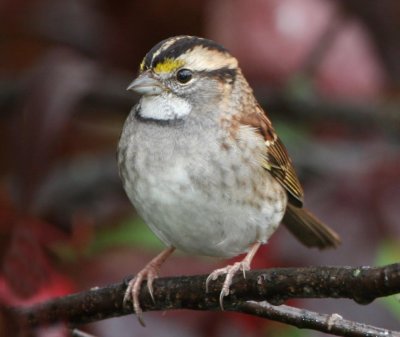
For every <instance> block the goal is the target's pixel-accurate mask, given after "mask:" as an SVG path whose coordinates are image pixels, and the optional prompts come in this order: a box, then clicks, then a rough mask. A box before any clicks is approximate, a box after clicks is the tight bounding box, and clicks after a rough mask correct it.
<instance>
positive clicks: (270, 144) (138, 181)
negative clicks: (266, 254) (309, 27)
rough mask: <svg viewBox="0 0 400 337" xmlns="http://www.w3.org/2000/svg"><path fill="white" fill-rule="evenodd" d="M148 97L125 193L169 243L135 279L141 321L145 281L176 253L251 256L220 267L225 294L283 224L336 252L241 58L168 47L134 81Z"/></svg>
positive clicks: (133, 126) (130, 150)
mask: <svg viewBox="0 0 400 337" xmlns="http://www.w3.org/2000/svg"><path fill="white" fill-rule="evenodd" d="M128 89H129V90H133V91H135V92H137V93H139V94H141V95H142V97H141V99H140V101H139V103H138V104H137V105H136V106H135V107H134V108H133V109H132V111H131V113H130V115H129V116H128V118H127V120H126V122H125V125H124V128H123V131H122V135H121V139H120V142H119V147H118V165H119V170H120V175H121V178H122V181H123V185H124V188H125V191H126V193H127V195H128V196H129V198H130V200H131V201H132V203H133V204H134V206H135V207H136V209H137V211H138V212H139V214H140V215H141V216H142V217H143V219H144V220H145V222H146V223H147V224H148V225H149V226H150V228H151V229H152V230H153V232H154V233H155V234H156V235H157V236H158V237H159V238H160V239H161V240H162V241H163V242H164V243H165V244H166V245H167V246H168V248H167V249H166V250H164V251H163V252H162V253H161V254H160V255H158V256H157V257H155V258H154V259H153V260H152V261H150V263H148V264H147V265H146V266H145V267H144V269H142V270H141V271H140V272H139V273H138V274H137V275H136V277H135V278H134V279H133V280H131V281H130V283H129V286H128V289H127V290H126V294H125V299H124V301H125V302H126V301H127V300H128V299H130V298H132V301H133V307H134V311H135V312H136V314H137V315H138V317H139V319H140V316H141V308H140V304H139V299H138V296H139V291H140V285H141V283H142V281H143V279H145V278H147V285H148V288H149V291H150V294H151V295H152V293H153V290H152V283H153V280H154V278H155V277H156V276H157V272H158V269H159V267H160V265H161V264H162V263H163V262H164V261H165V259H166V258H167V257H168V256H169V255H170V254H171V253H172V252H173V251H174V250H175V248H178V249H181V250H183V251H186V252H189V253H193V254H199V255H207V256H219V257H232V256H236V255H239V254H241V253H244V252H247V255H246V257H245V258H244V259H243V260H242V261H241V262H237V263H235V264H233V265H230V266H227V267H225V268H221V269H217V270H215V271H213V272H212V273H211V274H210V276H209V277H208V279H207V282H206V288H207V285H208V283H209V281H210V280H215V279H216V278H217V277H218V276H220V275H225V274H226V276H225V282H224V285H223V288H222V291H221V295H220V304H221V308H222V302H223V297H224V296H227V295H228V294H229V287H230V285H231V282H232V278H233V276H234V275H235V273H236V272H237V271H239V270H242V271H243V272H245V271H246V270H249V269H250V263H251V261H252V259H253V257H254V255H255V253H256V252H257V249H258V248H259V247H260V245H261V244H263V243H266V242H267V240H268V239H269V237H270V236H271V235H272V233H273V232H274V231H275V230H276V228H277V227H278V225H279V223H280V222H281V221H282V219H283V222H284V224H285V225H286V226H287V228H288V229H289V230H290V231H291V232H292V233H293V234H294V235H295V236H296V237H297V238H298V239H299V240H300V241H301V242H302V243H304V244H305V245H306V246H309V247H318V248H326V247H331V246H332V247H335V246H337V245H338V244H339V242H340V239H339V236H338V235H337V234H336V233H335V232H334V231H332V230H331V229H330V228H328V227H327V226H326V225H324V224H323V223H321V222H320V221H319V220H317V219H316V218H315V217H314V216H313V215H311V214H310V213H309V212H308V211H306V210H305V209H303V208H302V205H303V190H302V188H301V185H300V183H299V181H298V179H297V176H296V173H295V171H294V169H293V166H292V163H291V160H290V158H289V156H288V153H287V151H286V149H285V147H284V145H283V144H282V142H281V140H280V139H279V137H278V136H277V134H276V133H275V131H274V129H273V127H272V125H271V122H270V121H269V119H268V117H267V115H266V114H265V112H264V111H263V110H262V108H261V107H260V106H259V104H258V103H257V101H256V99H255V97H254V95H253V91H252V89H251V88H250V86H249V84H248V83H247V81H246V79H245V78H244V76H243V74H242V72H241V70H240V68H239V66H238V62H237V60H236V59H235V58H234V57H233V56H231V55H230V54H229V52H228V51H227V50H226V49H225V48H223V47H222V46H220V45H219V44H217V43H215V42H213V41H210V40H206V39H202V38H198V37H193V36H177V37H172V38H169V39H166V40H164V41H161V42H160V43H158V44H157V45H156V46H154V47H153V48H152V49H151V50H150V51H149V52H148V53H147V55H146V56H145V58H144V60H143V62H142V64H141V65H140V74H139V76H138V77H137V78H136V79H135V80H134V81H133V82H132V83H131V84H130V85H129V87H128Z"/></svg>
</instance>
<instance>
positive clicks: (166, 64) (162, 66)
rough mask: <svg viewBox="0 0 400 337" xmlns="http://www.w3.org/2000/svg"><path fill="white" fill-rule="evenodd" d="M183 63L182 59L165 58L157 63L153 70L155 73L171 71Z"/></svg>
mask: <svg viewBox="0 0 400 337" xmlns="http://www.w3.org/2000/svg"><path fill="white" fill-rule="evenodd" d="M183 64H184V62H183V61H182V60H174V59H165V60H164V61H163V62H160V63H158V64H157V65H156V66H155V68H154V69H153V70H154V72H156V73H171V72H173V71H175V70H176V69H178V68H180V67H182V66H183Z"/></svg>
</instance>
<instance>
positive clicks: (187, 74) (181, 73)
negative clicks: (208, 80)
mask: <svg viewBox="0 0 400 337" xmlns="http://www.w3.org/2000/svg"><path fill="white" fill-rule="evenodd" d="M192 76H193V73H192V72H191V71H190V70H189V69H180V70H178V72H177V73H176V79H177V80H178V81H179V82H180V83H187V82H189V81H190V80H191V79H192Z"/></svg>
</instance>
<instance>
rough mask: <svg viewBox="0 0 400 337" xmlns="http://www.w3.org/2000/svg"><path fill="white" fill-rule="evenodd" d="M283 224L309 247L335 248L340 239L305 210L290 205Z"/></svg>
mask: <svg viewBox="0 0 400 337" xmlns="http://www.w3.org/2000/svg"><path fill="white" fill-rule="evenodd" d="M283 223H284V225H285V226H286V227H287V229H288V230H289V231H290V232H291V233H292V234H293V235H294V236H295V237H296V238H297V239H298V240H300V241H301V242H302V243H303V244H304V245H306V246H308V247H318V248H320V249H324V248H331V247H332V248H335V247H337V246H338V245H339V244H340V242H341V241H340V237H339V235H338V234H337V233H335V232H334V231H333V230H332V229H330V228H329V227H328V226H327V225H325V224H323V223H322V222H321V221H319V220H318V219H317V218H316V217H315V216H314V215H313V214H311V213H310V212H309V211H307V210H306V209H304V208H297V207H295V206H292V205H290V204H288V206H287V208H286V213H285V215H284V217H283Z"/></svg>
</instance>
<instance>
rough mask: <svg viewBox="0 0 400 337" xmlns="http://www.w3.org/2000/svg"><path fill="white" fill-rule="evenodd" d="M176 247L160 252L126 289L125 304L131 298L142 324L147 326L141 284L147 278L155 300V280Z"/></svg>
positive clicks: (148, 286)
mask: <svg viewBox="0 0 400 337" xmlns="http://www.w3.org/2000/svg"><path fill="white" fill-rule="evenodd" d="M174 250H175V247H169V248H167V249H165V250H163V251H162V252H161V253H160V254H158V255H157V256H156V257H155V258H154V259H152V260H151V261H150V262H149V263H148V264H146V266H145V267H144V268H143V269H142V270H141V271H140V272H139V273H137V275H136V276H135V277H134V278H133V279H132V280H130V281H129V283H128V287H127V288H126V291H125V296H124V302H123V303H124V305H125V306H126V305H127V302H128V301H129V300H130V299H131V300H132V304H133V311H134V312H135V314H136V316H137V317H138V320H139V322H140V324H141V325H143V326H145V324H144V321H143V311H142V308H141V307H140V303H139V294H140V286H141V284H142V281H143V280H144V279H147V288H148V289H149V293H150V296H151V298H152V299H153V301H154V296H153V281H154V279H155V278H157V277H158V271H159V270H160V267H161V265H162V264H163V263H164V262H165V260H166V259H167V258H168V257H169V256H170V255H171V254H172V253H173V252H174Z"/></svg>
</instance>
